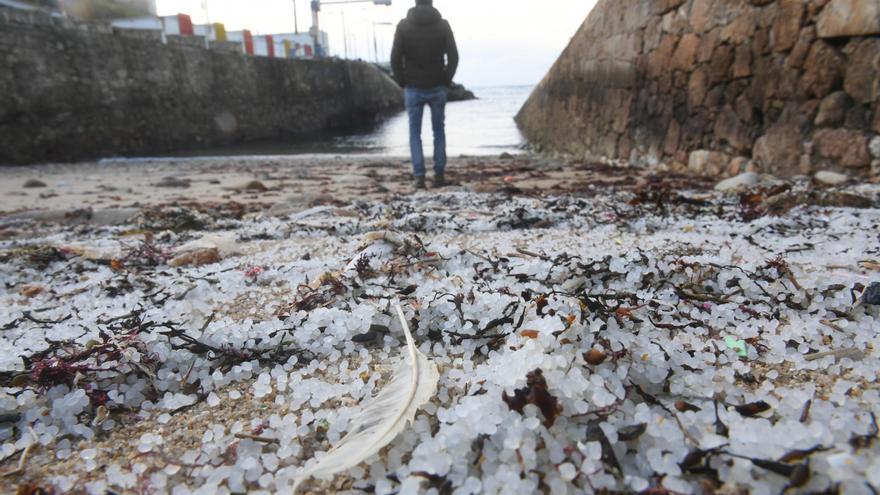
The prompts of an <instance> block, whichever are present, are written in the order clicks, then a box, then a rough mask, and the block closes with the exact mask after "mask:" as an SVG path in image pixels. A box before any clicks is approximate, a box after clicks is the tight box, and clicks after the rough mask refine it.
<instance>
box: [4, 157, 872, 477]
mask: <svg viewBox="0 0 880 495" xmlns="http://www.w3.org/2000/svg"><path fill="white" fill-rule="evenodd" d="M0 175H2V177H3V180H2V190H0V210H2V211H3V212H4V214H3V216H2V217H0V239H2V240H0V261H2V263H0V279H2V280H3V282H4V284H3V285H2V287H0V302H2V309H0V328H2V332H0V356H2V357H0V383H2V385H3V388H2V391H0V458H2V461H0V476H2V477H0V488H2V489H0V491H2V492H3V493H7V492H9V493H11V492H15V490H31V492H28V491H25V492H24V493H32V492H33V490H36V489H38V488H39V489H43V490H46V492H48V493H103V492H105V491H106V490H111V491H113V492H116V493H141V492H150V493H173V494H177V493H206V494H207V493H240V492H251V493H292V491H293V486H294V485H295V484H296V483H298V482H303V485H302V486H301V487H300V493H302V492H306V493H308V492H311V493H329V492H340V491H342V492H346V491H347V492H355V493H360V492H373V493H394V492H400V493H420V492H431V493H447V492H454V493H532V492H535V491H548V492H553V493H565V492H579V491H588V490H592V489H600V488H605V489H609V490H612V489H619V490H627V491H643V490H648V489H655V490H661V489H662V490H668V492H669V493H672V492H686V491H689V490H690V489H691V487H693V486H697V485H699V486H704V487H706V486H709V487H713V489H717V490H720V491H722V492H725V491H726V492H732V491H735V490H736V488H737V487H740V488H746V489H748V490H749V491H754V492H774V491H779V490H782V489H783V488H784V487H785V486H788V485H789V484H791V483H798V486H800V487H804V488H805V489H810V490H821V489H827V488H828V487H829V486H832V485H840V486H842V487H843V488H844V490H847V489H849V488H853V489H855V488H858V486H862V487H863V486H864V485H858V484H857V483H855V484H854V483H853V482H852V480H858V479H865V477H866V476H870V474H869V473H871V469H873V467H872V466H876V465H877V462H878V460H877V459H878V458H877V453H876V449H875V448H873V447H858V448H857V447H854V445H862V444H864V445H869V444H871V443H872V442H873V441H874V440H872V439H873V438H874V437H876V433H872V431H873V430H872V422H871V416H870V414H869V413H870V412H872V411H875V410H876V407H877V405H878V403H880V389H878V387H877V381H876V379H875V373H876V372H875V370H876V369H877V365H878V360H880V355H878V351H877V349H878V346H880V342H878V334H877V332H876V322H877V321H878V318H880V315H878V313H877V307H876V306H872V305H870V304H861V305H858V306H854V305H853V302H854V299H855V298H857V297H858V296H859V295H860V294H862V293H863V292H864V293H866V286H867V285H868V284H869V283H870V282H872V281H874V280H876V277H877V274H878V270H880V264H878V262H877V260H878V259H880V252H878V251H877V245H876V240H877V238H876V236H877V232H876V226H877V225H878V223H880V216H878V215H880V213H878V212H880V209H878V207H877V204H878V203H877V202H878V195H880V190H878V189H877V187H876V186H875V185H871V184H862V185H843V186H841V187H837V188H830V187H827V186H824V185H821V184H817V183H812V182H810V181H809V180H806V181H805V180H800V181H774V180H771V179H765V180H766V182H764V183H758V184H752V185H750V186H749V187H745V188H743V189H741V190H739V191H737V192H733V193H728V194H723V193H721V192H717V191H714V190H713V187H714V185H715V184H714V181H710V180H708V179H701V178H694V177H687V176H679V175H675V174H671V173H667V174H665V175H663V176H658V175H655V174H652V173H649V172H648V171H645V170H641V169H632V168H619V167H611V166H608V165H603V164H598V163H586V162H578V161H562V160H554V159H550V158H546V157H538V156H530V155H522V156H504V157H481V158H457V159H455V160H453V161H452V163H451V165H450V169H449V173H448V178H449V180H450V182H451V184H450V185H449V186H448V187H446V188H443V189H441V190H428V191H423V192H417V193H416V192H414V191H413V190H412V185H411V183H410V180H409V174H408V164H407V162H406V160H405V159H403V158H388V157H378V156H373V157H351V156H343V157H295V158H214V159H188V160H171V159H163V160H149V161H118V162H112V161H106V162H101V163H92V164H81V165H68V166H58V165H51V166H44V167H31V168H12V169H4V170H0ZM28 181H40V182H41V183H42V184H44V187H28V188H24V187H23V186H24V185H25V184H26V183H27V182H28ZM32 185H35V184H32ZM377 233H378V234H377ZM397 305H400V306H401V307H402V310H403V311H404V312H405V313H406V318H407V319H409V324H410V325H411V326H412V328H413V332H414V338H415V345H416V346H417V347H418V349H419V350H420V352H422V353H424V354H425V355H426V356H428V359H430V360H431V362H433V363H435V364H436V365H437V367H438V370H439V379H438V388H437V391H436V394H435V395H434V396H432V398H431V399H430V400H429V401H428V402H427V403H426V404H425V405H424V406H423V407H422V408H420V410H419V411H418V412H417V413H416V414H415V415H414V417H413V421H412V422H411V423H410V424H409V425H408V426H407V427H406V428H405V429H404V431H403V432H402V433H401V434H400V435H399V436H397V437H396V438H395V439H394V440H393V441H392V442H391V444H390V445H389V446H388V447H386V448H384V449H381V450H380V451H379V453H378V454H375V455H371V456H370V457H369V458H368V459H367V461H366V462H365V463H363V464H362V465H360V466H358V467H355V468H352V469H349V470H345V471H343V472H341V473H339V474H337V475H336V476H334V477H332V479H305V480H303V479H300V478H298V473H300V472H301V468H302V467H303V466H306V465H310V462H314V461H311V460H312V459H313V457H315V456H316V455H320V453H322V452H326V451H327V450H329V449H330V448H331V447H333V446H334V445H337V444H338V443H339V442H340V440H341V439H342V437H343V436H344V435H345V433H346V432H347V431H348V428H350V425H351V424H352V421H354V420H355V418H356V417H357V415H358V414H359V411H361V409H362V408H363V407H364V405H365V404H367V403H368V402H369V401H370V397H372V396H374V395H376V394H381V392H382V390H383V389H384V388H385V387H386V386H387V385H388V383H389V380H390V379H391V377H392V375H393V373H394V370H395V368H396V367H397V366H398V365H399V364H400V363H402V362H405V361H406V357H405V356H406V353H405V352H404V351H402V345H403V344H402V343H403V340H402V336H401V326H400V324H399V323H398V322H397V321H396V320H395V319H394V318H393V315H394V311H395V307H396V306H397ZM548 404H551V405H548ZM833 418H839V419H833ZM794 424H806V425H808V428H806V429H804V430H803V433H802V434H801V435H800V436H793V435H791V434H790V428H791V427H792V425H794ZM754 432H762V433H760V434H755V433H754ZM585 439H586V442H585ZM854 442H855V443H854ZM860 442H861V443H860ZM817 445H818V446H820V447H821V448H817V449H814V450H810V449H811V448H813V447H816V446H817ZM694 451H699V452H701V454H700V456H701V460H700V461H699V462H697V463H696V464H687V463H683V462H682V459H685V458H686V457H688V456H689V455H691V453H692V452H694ZM795 451H797V452H801V454H798V455H797V456H794V455H793V454H791V452H795ZM808 451H809V452H808ZM755 452H765V454H761V455H762V457H761V458H760V459H758V460H756V461H755V460H753V459H752V458H751V457H750V456H752V455H754V453H755ZM805 452H806V453H805ZM510 453H518V456H519V457H510ZM785 455H789V456H791V459H792V460H791V461H786V462H785V463H783V464H781V465H784V466H785V467H781V468H779V469H777V471H767V470H766V469H761V468H759V467H756V466H757V465H756V464H754V463H753V461H754V462H757V463H759V465H765V466H766V465H768V464H766V463H765V464H760V463H761V462H762V460H767V459H771V458H772V459H776V458H780V457H783V456H785ZM612 456H613V460H612ZM804 459H810V461H809V462H806V461H804ZM704 467H709V468H711V469H708V470H706V469H703V468H704ZM805 469H806V470H807V471H808V473H809V476H808V477H807V478H803V474H800V475H798V476H801V477H800V478H797V477H795V475H794V473H795V471H796V470H800V472H801V473H803V471H804V470H805ZM786 470H787V471H786ZM779 472H789V475H788V476H783V475H780V474H779ZM609 473H611V474H609ZM841 484H843V485H841Z"/></svg>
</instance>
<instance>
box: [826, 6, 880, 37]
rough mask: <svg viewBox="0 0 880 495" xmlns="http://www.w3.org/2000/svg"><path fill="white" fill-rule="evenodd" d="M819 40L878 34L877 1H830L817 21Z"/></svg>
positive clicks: (879, 16) (879, 32) (879, 10)
mask: <svg viewBox="0 0 880 495" xmlns="http://www.w3.org/2000/svg"><path fill="white" fill-rule="evenodd" d="M817 27H818V34H819V36H820V37H821V38H838V37H844V36H870V35H876V34H880V2H878V1H877V0H831V3H829V4H828V5H826V6H825V8H824V9H822V12H821V13H820V14H819V19H818V21H817Z"/></svg>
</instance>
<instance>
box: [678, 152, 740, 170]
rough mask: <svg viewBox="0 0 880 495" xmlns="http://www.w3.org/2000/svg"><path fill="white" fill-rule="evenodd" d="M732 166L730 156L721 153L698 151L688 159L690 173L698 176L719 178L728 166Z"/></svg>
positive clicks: (692, 153)
mask: <svg viewBox="0 0 880 495" xmlns="http://www.w3.org/2000/svg"><path fill="white" fill-rule="evenodd" d="M728 164H730V155H728V154H726V153H721V152H719V151H711V150H697V151H693V152H691V154H690V157H689V159H688V171H689V172H691V173H693V174H696V175H705V176H709V177H719V176H720V175H721V174H722V173H723V172H724V170H725V169H726V168H727V165H728Z"/></svg>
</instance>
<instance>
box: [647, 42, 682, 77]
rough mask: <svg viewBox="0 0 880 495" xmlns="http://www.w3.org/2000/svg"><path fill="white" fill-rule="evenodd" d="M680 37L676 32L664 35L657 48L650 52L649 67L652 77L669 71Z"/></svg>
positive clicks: (648, 57) (649, 73)
mask: <svg viewBox="0 0 880 495" xmlns="http://www.w3.org/2000/svg"><path fill="white" fill-rule="evenodd" d="M678 38H679V37H678V36H677V35H674V34H665V35H663V38H662V39H661V40H660V45H659V46H658V47H657V49H656V50H654V51H652V52H651V53H649V54H648V56H647V69H648V75H649V76H650V77H658V76H660V75H661V74H663V73H665V72H667V71H669V65H670V62H671V61H672V54H673V53H675V47H676V45H678Z"/></svg>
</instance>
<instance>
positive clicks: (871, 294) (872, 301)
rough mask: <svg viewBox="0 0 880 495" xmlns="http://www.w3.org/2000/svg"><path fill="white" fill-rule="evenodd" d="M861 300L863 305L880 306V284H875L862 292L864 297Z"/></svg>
mask: <svg viewBox="0 0 880 495" xmlns="http://www.w3.org/2000/svg"><path fill="white" fill-rule="evenodd" d="M859 300H860V301H861V302H862V304H867V305H869V306H880V283H878V282H874V283H872V284H871V285H869V286H868V288H867V289H865V292H862V297H860V298H859Z"/></svg>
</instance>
